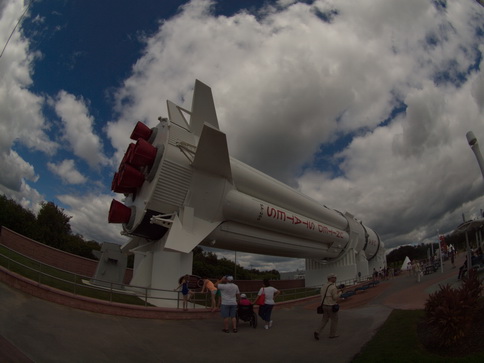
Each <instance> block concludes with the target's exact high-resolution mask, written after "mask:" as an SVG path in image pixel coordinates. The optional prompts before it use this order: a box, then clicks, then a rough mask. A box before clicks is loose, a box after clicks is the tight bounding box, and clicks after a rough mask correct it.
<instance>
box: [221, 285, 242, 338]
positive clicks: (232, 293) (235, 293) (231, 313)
mask: <svg viewBox="0 0 484 363" xmlns="http://www.w3.org/2000/svg"><path fill="white" fill-rule="evenodd" d="M233 281H234V278H233V277H232V276H224V277H222V278H221V279H220V280H218V281H217V282H216V283H215V286H216V287H217V289H219V290H220V293H221V297H222V304H221V305H220V314H221V315H222V318H223V319H224V328H223V329H222V331H223V332H224V333H228V332H229V319H232V331H233V332H234V333H237V318H236V314H237V300H238V299H239V297H240V291H239V287H238V286H237V285H236V284H234V283H233Z"/></svg>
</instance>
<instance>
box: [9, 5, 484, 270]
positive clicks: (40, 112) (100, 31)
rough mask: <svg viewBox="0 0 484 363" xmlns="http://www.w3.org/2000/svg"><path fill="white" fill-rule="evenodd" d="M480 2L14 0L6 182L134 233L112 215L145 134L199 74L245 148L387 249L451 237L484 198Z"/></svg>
mask: <svg viewBox="0 0 484 363" xmlns="http://www.w3.org/2000/svg"><path fill="white" fill-rule="evenodd" d="M481 4H482V2H481V3H479V1H476V0H454V1H444V0H433V1H430V0H429V1H422V0H406V1H400V0H359V1H354V0H337V1H336V0H320V1H318V0H315V1H310V0H306V1H293V0H279V1H265V2H262V1H255V0H254V1H252V0H245V1H244V0H225V1H221V0H219V1H215V0H213V1H210V0H191V1H174V0H166V1H162V2H160V1H148V0H138V1H135V2H134V1H130V0H118V1H116V4H115V6H113V2H112V1H107V0H98V1H85V0H70V1H67V0H49V1H47V0H35V1H25V2H24V1H20V0H0V47H1V48H2V49H3V51H2V53H1V55H0V94H1V97H0V170H1V172H0V193H2V194H5V195H6V196H8V197H10V198H12V199H14V200H16V201H18V202H19V203H20V204H22V205H23V206H24V207H25V208H29V209H31V210H32V211H34V212H36V211H38V210H39V208H40V203H41V202H42V201H52V202H54V203H55V204H57V205H58V206H59V207H61V208H63V209H64V212H65V213H66V214H67V215H69V216H72V219H71V221H70V223H71V227H72V230H73V231H74V232H75V233H79V234H81V235H82V236H84V238H86V239H94V240H96V241H99V242H103V241H107V242H115V243H120V244H121V243H123V242H125V241H126V239H125V238H124V237H122V236H121V235H120V230H121V228H120V225H115V224H108V223H107V215H108V210H109V205H110V203H111V200H112V199H113V198H116V199H118V200H119V199H120V197H119V196H118V195H116V194H114V193H113V192H111V191H110V186H111V180H112V177H113V174H114V172H115V171H116V170H117V167H118V165H119V162H120V160H121V158H122V156H123V155H124V152H125V150H126V147H127V145H128V143H129V142H130V140H129V135H130V133H131V130H132V129H133V127H134V125H135V123H136V121H138V120H139V121H142V122H145V123H146V124H147V125H149V126H155V125H156V124H157V122H158V121H157V119H158V117H159V116H163V117H166V116H167V110H166V103H165V101H166V100H167V99H168V100H171V101H173V102H175V103H176V104H179V105H181V106H184V107H185V108H188V109H189V108H190V105H191V98H192V92H193V85H194V82H195V79H199V80H201V81H202V82H204V83H206V84H207V85H209V86H210V87H211V88H212V92H213V95H214V99H215V105H216V109H217V115H218V119H219V125H220V129H221V130H222V131H223V132H225V133H226V134H227V139H228V147H229V151H230V154H231V156H233V157H235V158H236V159H238V160H240V161H242V162H244V163H246V164H249V165H250V166H252V167H254V168H256V169H259V170H261V171H263V172H264V173H266V174H268V175H270V176H272V177H274V178H276V179H278V180H280V181H282V182H284V183H286V184H288V185H290V186H292V187H293V188H295V189H297V190H299V191H301V192H303V193H304V194H306V195H308V196H310V197H312V198H313V199H315V200H317V201H319V202H320V203H321V204H324V205H326V206H328V207H331V208H334V209H337V210H340V211H342V212H345V211H348V212H350V213H351V214H353V215H354V216H355V217H356V218H358V219H360V220H362V221H363V223H364V224H365V225H367V226H369V227H371V228H372V229H373V230H375V231H376V232H377V233H378V234H379V235H380V238H381V239H382V241H383V242H384V243H385V246H386V247H387V248H388V249H392V248H395V247H398V246H401V245H406V244H416V243H429V242H436V241H437V234H438V233H441V234H447V233H450V232H452V230H454V229H455V228H456V227H457V226H458V225H459V224H460V223H461V222H462V221H463V215H464V217H465V218H466V219H473V218H478V217H479V216H480V213H481V209H484V197H483V195H484V179H483V175H482V174H481V172H480V169H479V167H478V164H477V161H476V158H475V156H474V154H473V152H472V151H471V149H470V147H469V145H468V143H467V139H466V133H467V132H468V131H473V132H474V134H475V135H476V137H477V139H478V141H480V142H481V143H482V144H484V73H483V70H482V69H483V66H484V60H483V52H484V7H483V6H482V5H481ZM218 253H220V255H224V256H227V257H228V258H231V259H234V257H235V253H234V252H223V251H218ZM237 263H239V264H241V265H242V266H244V267H253V268H259V269H272V268H276V269H279V270H280V271H289V270H293V269H294V270H295V269H296V268H299V269H303V268H304V262H303V260H299V259H298V260H293V259H284V258H279V257H272V256H259V255H248V254H244V253H237Z"/></svg>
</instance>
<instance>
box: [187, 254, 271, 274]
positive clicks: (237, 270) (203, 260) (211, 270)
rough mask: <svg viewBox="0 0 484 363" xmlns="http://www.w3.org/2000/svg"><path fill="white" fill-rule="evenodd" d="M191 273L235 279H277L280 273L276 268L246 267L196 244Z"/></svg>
mask: <svg viewBox="0 0 484 363" xmlns="http://www.w3.org/2000/svg"><path fill="white" fill-rule="evenodd" d="M193 274H194V275H198V276H200V277H208V278H220V277H222V276H225V275H232V276H234V278H236V279H237V280H263V279H270V280H279V279H280V274H279V271H277V270H270V271H259V270H257V269H254V268H253V269H250V270H249V269H246V268H244V267H242V266H240V265H236V264H235V262H233V261H230V260H229V259H227V258H225V257H222V258H220V259H219V258H218V257H217V255H216V254H215V253H213V252H210V251H205V250H203V249H202V248H201V247H199V246H197V247H195V248H194V249H193Z"/></svg>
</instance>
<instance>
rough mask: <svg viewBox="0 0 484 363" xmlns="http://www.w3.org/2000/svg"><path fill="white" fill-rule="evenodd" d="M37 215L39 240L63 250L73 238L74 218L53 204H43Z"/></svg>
mask: <svg viewBox="0 0 484 363" xmlns="http://www.w3.org/2000/svg"><path fill="white" fill-rule="evenodd" d="M41 205H42V207H41V208H40V211H39V214H38V215H37V226H38V233H39V236H38V240H39V242H42V243H45V244H46V245H49V246H52V247H54V248H61V246H62V245H63V244H64V243H65V242H66V239H68V237H69V236H71V225H70V224H69V221H70V220H71V218H72V217H69V216H67V215H65V214H64V210H63V209H62V208H59V207H57V206H56V205H55V204H54V203H52V202H48V203H45V202H42V204H41Z"/></svg>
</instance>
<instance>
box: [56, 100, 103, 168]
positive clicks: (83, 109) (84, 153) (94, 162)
mask: <svg viewBox="0 0 484 363" xmlns="http://www.w3.org/2000/svg"><path fill="white" fill-rule="evenodd" d="M54 108H55V111H56V113H57V115H58V116H59V117H60V118H61V119H62V123H63V126H64V137H65V139H66V140H67V141H68V142H69V144H70V146H71V147H72V150H73V152H74V154H75V155H76V156H78V157H80V158H81V159H83V160H85V161H86V162H87V163H88V164H89V165H90V166H91V167H98V166H100V165H108V164H109V161H108V159H107V158H106V157H105V156H104V154H103V152H102V142H101V139H100V138H99V136H97V135H96V134H95V133H94V118H93V117H92V116H90V115H89V112H88V108H87V105H86V102H85V101H84V100H83V99H82V97H80V98H76V97H75V96H74V95H72V94H69V93H67V92H66V91H60V92H59V93H58V95H57V98H56V100H55V105H54Z"/></svg>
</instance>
